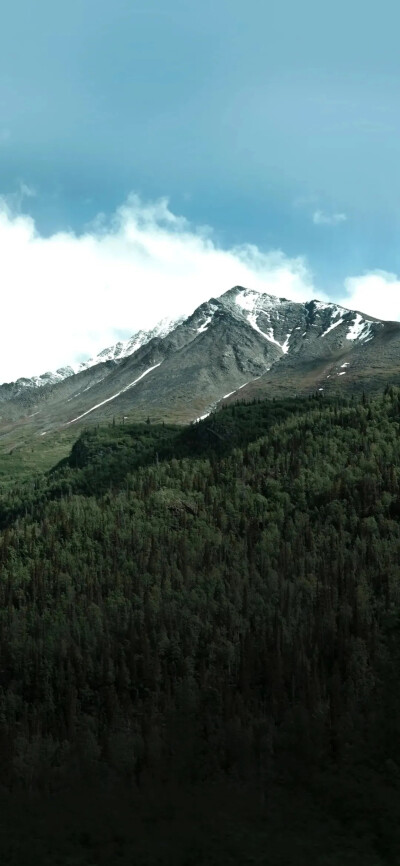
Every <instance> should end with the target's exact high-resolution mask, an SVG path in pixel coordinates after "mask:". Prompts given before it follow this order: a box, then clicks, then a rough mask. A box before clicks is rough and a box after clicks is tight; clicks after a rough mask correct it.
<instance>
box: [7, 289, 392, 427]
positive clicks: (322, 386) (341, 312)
mask: <svg viewBox="0 0 400 866" xmlns="http://www.w3.org/2000/svg"><path fill="white" fill-rule="evenodd" d="M399 359H400V323H398V322H385V321H383V320H379V319H376V318H375V317H373V316H367V315H365V314H363V313H361V312H359V311H356V310H350V309H347V308H345V307H342V306H341V305H338V304H335V303H325V302H321V301H318V300H317V299H313V300H311V301H307V302H305V303H301V302H296V301H291V300H289V299H286V298H283V297H281V298H277V297H275V296H273V295H270V294H268V293H260V292H257V291H254V290H252V289H247V288H244V287H242V286H234V287H233V288H231V289H228V291H226V292H224V293H223V294H222V295H221V296H219V297H217V298H215V297H211V298H210V299H209V300H208V301H205V302H203V303H202V304H200V306H198V307H197V308H196V309H195V310H194V312H193V313H192V314H191V315H190V316H187V317H180V318H179V319H177V320H172V319H168V320H165V319H164V320H162V321H161V322H159V323H158V324H157V325H156V326H155V328H153V329H152V330H150V331H147V332H145V331H141V332H136V333H135V334H133V335H132V337H130V338H129V339H128V340H126V341H125V342H119V343H117V344H115V346H111V347H109V348H107V349H104V350H102V351H101V352H100V353H99V354H98V355H97V356H96V357H95V358H94V359H89V361H87V362H83V363H82V364H80V366H79V368H78V369H77V370H76V371H75V372H74V371H73V370H72V367H66V368H61V369H60V370H58V371H56V374H51V373H47V374H43V376H41V377H36V378H35V377H34V378H33V379H31V380H28V379H23V380H21V379H20V380H17V382H15V383H3V385H0V435H2V436H3V437H5V439H6V441H8V439H9V438H10V437H11V439H12V434H13V430H14V429H15V428H16V427H19V428H20V427H21V426H22V427H24V428H25V429H26V432H27V435H28V434H29V435H31V434H32V435H42V436H44V435H46V434H47V433H49V432H51V431H54V430H57V429H65V428H67V427H70V426H72V425H76V426H79V425H80V424H82V423H84V424H88V423H89V424H91V423H98V422H99V421H101V420H107V419H111V418H112V417H113V416H114V415H117V416H118V417H121V416H122V417H125V416H126V417H129V418H130V419H131V420H133V419H136V420H139V421H140V420H145V419H146V418H147V417H150V418H151V419H154V420H158V421H161V420H165V421H172V422H176V423H188V422H191V421H195V420H197V419H199V418H202V417H206V416H207V415H208V414H209V413H210V412H211V411H213V410H214V409H216V408H218V406H220V405H222V404H223V403H224V402H225V401H228V402H232V401H235V400H238V399H240V400H249V399H254V398H258V397H268V396H290V395H295V394H307V393H310V392H312V391H316V390H318V391H322V392H332V391H334V390H335V389H340V391H344V390H357V389H358V390H359V389H360V388H364V387H365V386H367V387H368V388H371V387H372V388H374V387H375V385H376V387H379V386H380V385H381V384H382V382H384V384H386V381H388V380H390V381H393V382H396V381H400V363H399ZM71 371H72V372H71ZM52 377H53V378H52ZM54 377H55V378H54ZM38 379H39V384H38Z"/></svg>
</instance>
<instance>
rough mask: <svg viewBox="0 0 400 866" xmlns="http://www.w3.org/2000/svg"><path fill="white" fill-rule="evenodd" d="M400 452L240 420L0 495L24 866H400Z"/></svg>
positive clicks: (347, 411) (317, 416)
mask: <svg viewBox="0 0 400 866" xmlns="http://www.w3.org/2000/svg"><path fill="white" fill-rule="evenodd" d="M399 434H400V392H399V391H398V390H396V389H386V393H385V394H383V395H382V396H381V397H380V398H378V399H376V400H373V401H368V400H367V399H365V398H364V399H361V400H360V401H358V402H357V401H355V400H347V401H346V400H342V401H341V402H336V401H334V400H332V401H331V402H328V401H327V400H326V398H322V397H319V398H314V399H308V400H301V399H297V400H291V401H286V402H285V401H283V402H265V403H255V404H253V405H243V406H238V405H237V406H233V407H228V408H226V409H225V410H223V411H222V412H220V413H217V414H216V415H215V416H211V417H210V418H208V419H206V420H205V421H204V422H202V423H200V424H198V425H194V426H191V427H188V428H184V429H182V428H174V427H173V426H167V425H166V426H163V425H160V426H156V425H151V424H150V425H132V426H129V425H126V426H125V427H119V426H115V427H107V428H98V429H97V430H91V431H86V432H84V433H83V434H82V436H81V438H80V439H79V440H78V442H77V443H76V444H75V445H74V446H73V448H72V452H71V454H70V456H69V458H67V459H65V460H63V461H61V463H59V464H58V466H56V467H55V468H54V469H53V470H52V471H51V472H50V473H47V474H43V473H42V474H39V475H37V476H32V477H31V478H29V479H28V480H26V481H25V482H24V483H22V484H17V485H16V486H15V487H14V488H13V489H7V488H4V489H3V492H2V495H1V499H0V519H1V527H2V530H1V534H0V575H1V576H0V660H1V669H0V744H1V746H0V757H1V766H0V781H1V785H2V799H3V809H2V814H3V816H4V817H3V822H4V828H3V830H2V833H1V835H0V840H2V841H0V846H1V845H3V850H4V854H3V859H2V862H5V863H9V864H13V866H15V864H17V863H22V862H23V863H32V864H33V863H38V864H39V863H40V864H44V866H45V864H47V863H49V864H50V863H82V864H93V863H99V864H100V863H101V864H102V863H106V862H107V863H113V862H126V863H131V862H136V863H143V864H145V863H146V864H150V863H151V864H153V863H154V864H155V863H169V862H171V863H178V864H184V863H193V864H195V863H196V864H197V863H198V864H200V863H201V864H203V863H204V864H205V863H213V862H219V863H221V862H226V863H246V862H247V863H260V864H261V863H266V862H268V863H269V864H272V866H274V864H276V866H278V864H282V863H301V864H303V863H304V864H306V863H307V864H308V863H310V862H318V863H321V864H326V866H333V864H339V863H345V864H359V863H360V862H363V863H365V864H368V866H369V864H371V866H372V864H373V866H378V864H386V863H387V864H393V863H397V862H400V832H399V829H398V828H399V826H400V821H399V818H400V814H399V813H400V808H399V804H400V767H399V734H400V722H399V719H400V713H399V710H400V683H399V674H398V670H399V661H400V616H399V614H400V572H399V559H398V554H399V549H400V525H399V516H400V468H399V467H400V435H399ZM87 792H92V793H91V794H88V793H87ZM111 802H113V803H114V804H116V803H119V804H120V806H118V808H117V806H115V808H114V810H113V809H112V808H111V806H110V803H111ZM84 804H85V809H84V808H83V806H84ZM90 804H91V805H90ZM57 809H58V814H59V816H60V818H59V822H58V825H57V826H58V827H59V831H58V832H57V834H56V835H55V834H54V832H53V831H50V830H49V829H48V826H49V824H50V823H52V824H53V826H54V814H55V810H57ZM105 814H108V815H109V823H108V824H107V822H106V821H105V820H104V819H103V820H99V816H101V815H105ZM7 816H8V817H7ZM16 816H18V827H19V826H20V824H21V819H22V820H23V821H25V826H26V833H25V839H26V844H25V843H24V841H23V840H21V836H20V831H18V829H17V817H16ZM51 816H52V817H51ZM6 821H7V827H6V826H5V824H6ZM0 823H1V822H0ZM183 825H185V826H183ZM7 828H8V829H7ZM288 829H289V832H288ZM24 845H25V847H24ZM35 858H36V859H35Z"/></svg>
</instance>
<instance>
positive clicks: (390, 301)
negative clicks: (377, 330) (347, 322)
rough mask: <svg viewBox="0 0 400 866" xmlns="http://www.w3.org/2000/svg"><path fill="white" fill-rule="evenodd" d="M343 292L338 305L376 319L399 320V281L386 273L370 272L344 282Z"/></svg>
mask: <svg viewBox="0 0 400 866" xmlns="http://www.w3.org/2000/svg"><path fill="white" fill-rule="evenodd" d="M345 291H346V294H345V295H343V297H342V298H341V300H340V301H338V303H340V304H343V306H345V307H349V309H351V310H360V312H362V313H367V314H369V315H370V316H375V318H377V319H389V320H392V321H398V320H399V319H400V279H399V277H397V276H396V274H392V273H389V272H388V271H380V270H376V271H371V272H370V273H367V274H363V275H361V276H356V277H348V278H347V279H346V280H345Z"/></svg>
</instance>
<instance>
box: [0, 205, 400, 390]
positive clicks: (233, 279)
mask: <svg viewBox="0 0 400 866" xmlns="http://www.w3.org/2000/svg"><path fill="white" fill-rule="evenodd" d="M29 192H31V191H30V190H29ZM22 193H23V195H24V196H26V195H27V190H26V189H25V188H24V190H23V191H22ZM21 206H22V205H21V203H19V206H17V202H16V201H15V200H11V199H10V198H5V197H3V198H0V285H1V301H2V307H1V313H2V315H1V319H0V382H7V381H13V380H15V379H17V378H18V377H20V376H33V375H40V374H41V373H44V372H46V371H48V370H56V369H57V368H58V367H61V366H65V365H66V364H72V365H74V364H79V362H80V361H83V360H86V359H87V358H89V357H92V356H94V355H96V354H97V353H98V352H99V351H101V350H102V349H104V348H106V347H108V346H110V345H113V344H114V343H115V342H117V341H118V340H120V339H126V338H128V337H129V336H131V335H132V334H133V333H134V332H135V331H136V330H139V329H141V328H151V327H152V326H154V324H155V323H156V322H157V321H158V320H159V319H162V318H165V317H171V318H175V317H178V316H180V315H183V314H186V315H189V314H190V313H191V312H192V311H193V310H194V309H195V308H196V306H198V305H199V304H201V303H202V302H203V301H205V300H208V299H209V298H210V297H212V296H218V295H220V294H222V293H223V292H224V291H226V290H227V289H229V288H231V287H232V286H234V285H244V286H246V287H249V288H253V289H256V290H258V291H264V292H268V293H270V294H273V295H277V296H279V297H286V298H289V299H292V300H295V301H306V300H310V299H312V298H319V299H321V300H328V298H327V297H326V295H325V293H324V292H323V291H322V290H321V288H320V287H318V288H317V287H316V286H315V285H314V284H313V279H312V275H311V272H310V270H309V268H308V266H307V263H306V261H305V259H304V258H302V257H299V258H289V257H287V256H285V255H284V253H283V252H281V251H280V250H273V251H269V252H263V251H262V250H260V249H259V248H258V247H257V246H254V245H251V244H247V245H243V246H236V247H232V248H230V249H223V248H222V247H221V246H220V245H219V244H218V241H217V239H216V238H215V237H214V235H213V232H212V230H211V229H209V228H207V227H196V226H193V225H191V224H190V223H189V222H188V221H187V220H186V219H185V218H184V217H181V216H177V215H176V214H174V213H173V212H172V211H171V209H170V207H169V205H168V201H167V200H166V199H161V200H159V201H156V202H147V203H146V202H143V201H142V200H141V199H140V198H138V197H137V196H135V195H131V196H130V197H129V198H128V200H127V201H126V202H125V203H124V204H123V205H122V206H121V207H119V208H118V209H117V211H116V212H115V213H114V214H113V215H112V217H111V218H110V219H107V218H106V217H105V216H104V215H99V216H98V217H97V218H96V220H95V221H94V222H93V223H92V224H90V225H89V226H87V228H86V230H85V231H84V232H83V233H82V234H80V235H76V234H74V233H72V232H59V233H57V234H54V235H52V236H50V237H42V236H41V235H40V234H39V233H38V231H37V229H36V226H35V223H34V221H33V219H32V218H31V217H30V216H28V215H26V214H23V213H21V212H20V210H21ZM330 300H333V299H332V298H331V299H330ZM336 300H337V301H338V302H340V303H342V304H343V305H344V306H347V307H351V308H355V309H360V310H362V311H364V312H366V313H369V314H370V315H375V316H377V317H379V318H389V319H399V318H400V281H399V280H398V278H397V277H396V275H394V274H390V273H386V272H384V271H376V272H374V273H369V274H364V275H362V276H356V277H353V276H351V277H349V278H348V279H347V280H346V281H345V283H344V287H343V289H342V297H341V298H340V300H339V297H337V298H336Z"/></svg>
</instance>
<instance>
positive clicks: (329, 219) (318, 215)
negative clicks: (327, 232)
mask: <svg viewBox="0 0 400 866" xmlns="http://www.w3.org/2000/svg"><path fill="white" fill-rule="evenodd" d="M312 220H313V223H314V225H316V226H337V225H338V224H339V223H344V222H346V220H347V216H346V214H345V213H332V214H327V213H324V211H322V210H315V211H314V213H313V217H312Z"/></svg>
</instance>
